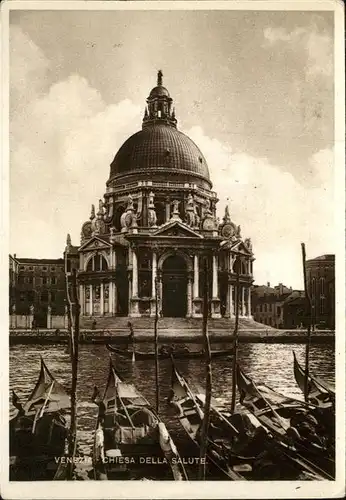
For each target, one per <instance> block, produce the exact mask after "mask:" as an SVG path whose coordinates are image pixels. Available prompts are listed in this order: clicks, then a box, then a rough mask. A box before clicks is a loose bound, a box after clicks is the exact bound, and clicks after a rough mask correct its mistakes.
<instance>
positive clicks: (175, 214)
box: [171, 200, 181, 221]
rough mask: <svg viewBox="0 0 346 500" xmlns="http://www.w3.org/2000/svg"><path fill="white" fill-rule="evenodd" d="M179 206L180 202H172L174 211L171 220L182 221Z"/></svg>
mask: <svg viewBox="0 0 346 500" xmlns="http://www.w3.org/2000/svg"><path fill="white" fill-rule="evenodd" d="M179 205H180V201H178V200H173V202H172V206H173V211H172V216H171V220H179V221H181V218H180V214H179Z"/></svg>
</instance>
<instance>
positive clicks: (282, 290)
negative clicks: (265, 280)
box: [279, 283, 284, 295]
mask: <svg viewBox="0 0 346 500" xmlns="http://www.w3.org/2000/svg"><path fill="white" fill-rule="evenodd" d="M283 293H284V286H283V284H282V283H279V295H282V294H283Z"/></svg>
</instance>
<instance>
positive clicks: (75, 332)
mask: <svg viewBox="0 0 346 500" xmlns="http://www.w3.org/2000/svg"><path fill="white" fill-rule="evenodd" d="M71 288H72V297H73V303H74V326H73V327H72V329H71V331H72V339H71V348H72V350H71V364H72V384H71V424H70V440H69V447H68V452H69V457H70V458H73V457H74V456H75V452H76V434H77V379H78V348H79V317H80V304H79V300H78V294H77V273H76V270H75V269H73V271H72V283H71ZM72 476H73V460H72V463H71V464H69V467H68V475H67V477H68V479H72Z"/></svg>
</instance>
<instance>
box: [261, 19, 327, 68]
mask: <svg viewBox="0 0 346 500" xmlns="http://www.w3.org/2000/svg"><path fill="white" fill-rule="evenodd" d="M263 36H264V39H265V41H264V44H263V46H264V47H272V46H274V45H277V44H278V43H280V42H281V43H284V44H286V45H288V46H290V47H292V49H293V50H295V51H296V53H297V56H298V57H299V56H300V53H301V49H302V48H303V49H304V50H305V52H306V56H307V65H306V74H307V75H308V76H311V77H313V76H315V75H324V76H326V77H330V76H331V75H332V74H333V40H332V38H331V37H330V36H329V35H328V34H327V33H323V32H321V31H319V30H318V28H317V26H316V25H313V26H311V27H309V28H308V27H306V28H296V29H295V30H293V31H288V30H287V29H286V28H282V27H278V28H273V27H268V28H265V29H264V31H263Z"/></svg>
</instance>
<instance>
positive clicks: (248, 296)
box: [247, 287, 252, 318]
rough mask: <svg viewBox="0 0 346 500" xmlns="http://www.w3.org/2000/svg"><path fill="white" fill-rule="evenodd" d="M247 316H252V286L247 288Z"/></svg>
mask: <svg viewBox="0 0 346 500" xmlns="http://www.w3.org/2000/svg"><path fill="white" fill-rule="evenodd" d="M247 316H248V317H249V318H250V317H251V316H252V314H251V288H250V287H249V288H248V289H247Z"/></svg>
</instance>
